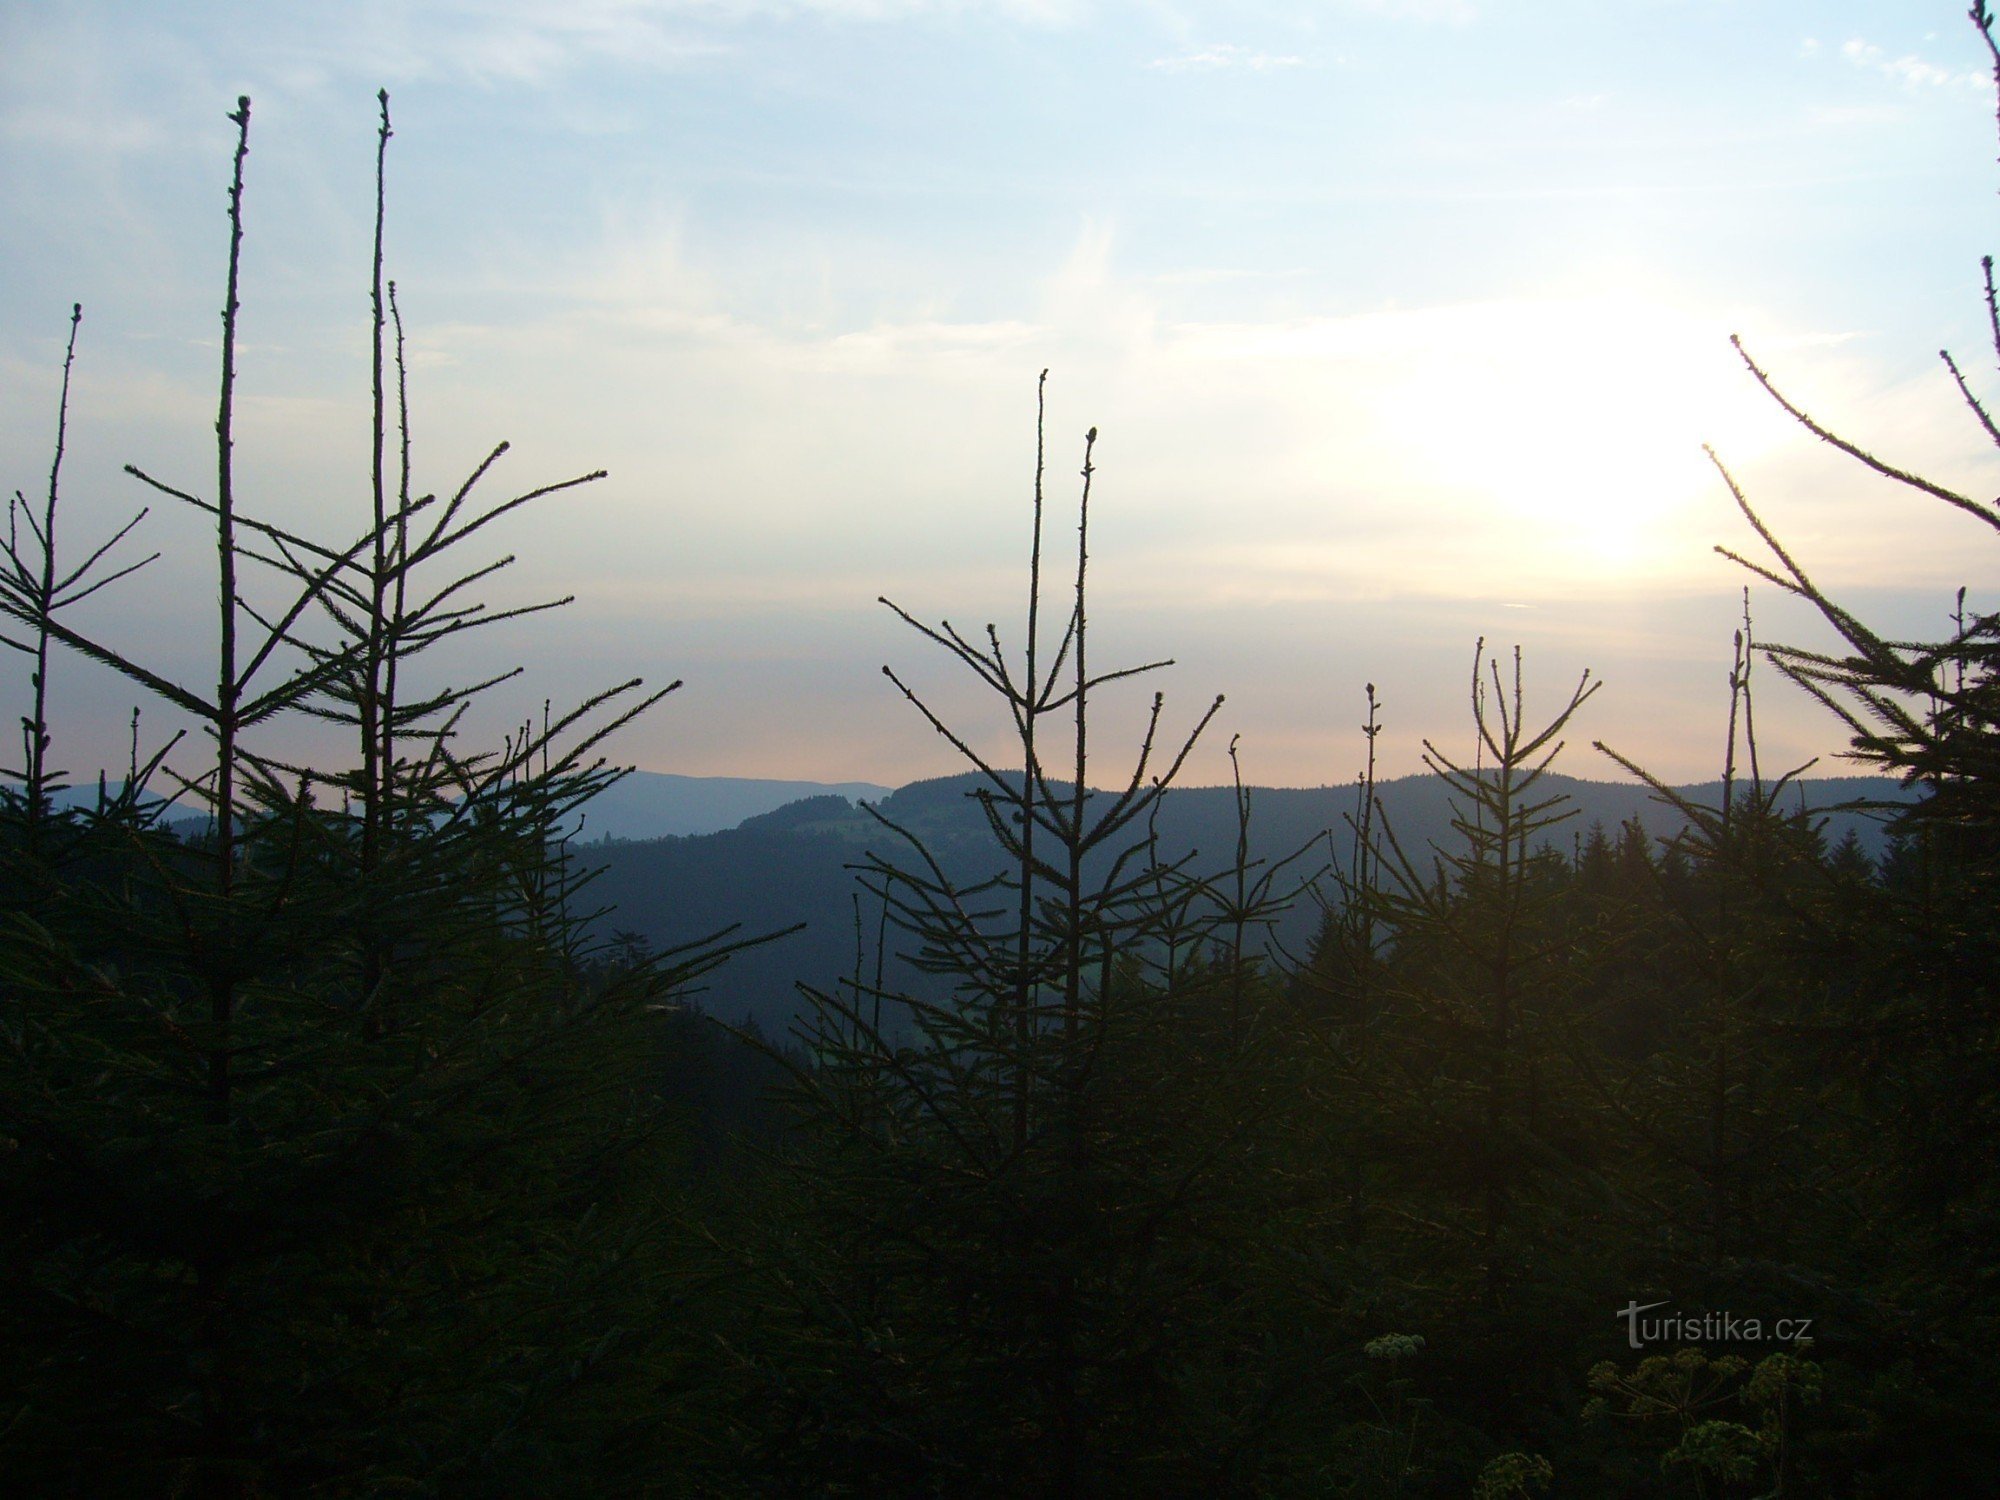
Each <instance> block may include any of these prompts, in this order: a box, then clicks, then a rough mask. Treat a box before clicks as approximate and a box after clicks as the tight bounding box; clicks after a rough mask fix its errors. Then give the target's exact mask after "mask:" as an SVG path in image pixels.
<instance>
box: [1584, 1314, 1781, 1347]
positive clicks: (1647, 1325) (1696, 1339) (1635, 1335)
mask: <svg viewBox="0 0 2000 1500" xmlns="http://www.w3.org/2000/svg"><path fill="white" fill-rule="evenodd" d="M1666 1305H1667V1304H1666V1303H1665V1302H1643V1303H1642V1302H1628V1303H1627V1304H1626V1305H1625V1306H1624V1307H1623V1308H1622V1309H1621V1310H1619V1311H1618V1312H1616V1313H1613V1314H1612V1316H1613V1317H1617V1318H1623V1319H1624V1320H1625V1339H1626V1342H1627V1343H1629V1344H1631V1346H1632V1347H1633V1348H1634V1349H1642V1348H1644V1347H1645V1346H1646V1345H1647V1344H1667V1343H1673V1344H1761V1343H1763V1342H1764V1341H1765V1340H1766V1339H1775V1340H1776V1341H1777V1342H1779V1343H1781V1344H1793V1343H1797V1342H1798V1341H1799V1340H1800V1339H1803V1338H1806V1337H1808V1336H1809V1335H1810V1334H1811V1333H1812V1325H1813V1320H1812V1319H1811V1318H1779V1319H1777V1320H1776V1321H1775V1322H1772V1323H1769V1324H1767V1323H1765V1321H1764V1320H1763V1319H1762V1318H1739V1317H1738V1316H1736V1314H1735V1313H1731V1312H1707V1313H1661V1314H1660V1315H1659V1316H1658V1317H1652V1318H1648V1317H1644V1316H1642V1314H1645V1313H1649V1312H1651V1311H1652V1310H1653V1309H1654V1308H1656V1307H1665V1306H1666ZM1767 1329H1768V1332H1767V1331H1766V1330H1767Z"/></svg>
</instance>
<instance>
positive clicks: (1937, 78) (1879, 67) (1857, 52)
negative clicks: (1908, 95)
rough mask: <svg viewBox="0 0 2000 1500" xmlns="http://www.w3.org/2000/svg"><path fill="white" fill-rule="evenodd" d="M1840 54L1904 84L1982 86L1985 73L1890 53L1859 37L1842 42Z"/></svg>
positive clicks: (1859, 65) (1910, 55) (1986, 77)
mask: <svg viewBox="0 0 2000 1500" xmlns="http://www.w3.org/2000/svg"><path fill="white" fill-rule="evenodd" d="M1840 55H1841V56H1842V57H1844V58H1846V59H1847V60H1848V61H1849V62H1850V63H1852V64H1854V66H1855V67H1857V68H1865V69H1867V70H1869V71H1871V72H1876V73H1880V74H1882V75H1883V76H1884V77H1885V78H1892V79H1894V80H1895V81H1896V82H1898V83H1900V84H1903V85H1904V86H1905V87H1907V88H1930V89H1936V88H1983V87H1985V85H1986V83H1987V82H1988V75H1987V74H1985V73H1981V72H1979V71H1977V70H1976V69H1969V68H1968V69H1963V70H1959V69H1952V68H1946V67H1940V66H1939V65H1938V64H1936V63H1933V62H1927V61H1925V60H1924V59H1923V58H1921V57H1918V56H1917V55H1916V54H1915V53H1914V52H1909V53H1905V54H1903V55H1902V56H1901V57H1891V56H1890V55H1889V54H1888V53H1887V52H1885V51H1884V50H1883V49H1882V48H1880V47H1878V46H1876V45H1875V44H1874V43H1873V42H1868V41H1863V40H1862V39H1861V38H1859V37H1854V38H1851V39H1850V40H1848V41H1846V42H1843V43H1842V44H1841V48H1840Z"/></svg>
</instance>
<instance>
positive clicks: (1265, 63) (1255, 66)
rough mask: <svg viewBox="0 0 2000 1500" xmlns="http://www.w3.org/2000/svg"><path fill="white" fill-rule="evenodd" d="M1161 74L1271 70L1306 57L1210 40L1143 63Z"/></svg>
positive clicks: (1300, 62) (1294, 65)
mask: <svg viewBox="0 0 2000 1500" xmlns="http://www.w3.org/2000/svg"><path fill="white" fill-rule="evenodd" d="M1146 66H1147V67H1149V68H1155V69H1157V70H1159V71H1160V72H1162V73H1219V72H1223V71H1225V70H1229V71H1235V70H1241V71H1244V72H1249V73H1270V72H1275V71H1278V70H1279V69H1283V68H1298V67H1303V66H1305V59H1304V58H1302V57H1295V56H1292V55H1290V54H1280V53H1274V52H1260V51H1258V50H1257V49H1255V48H1254V47H1241V46H1238V45H1236V44H1235V43H1233V42H1212V43H1210V44H1209V45H1208V46H1206V47H1186V48H1183V49H1182V50H1181V51H1179V52H1177V53H1175V54H1174V55H1172V56H1171V57H1156V58H1154V59H1153V60H1152V61H1151V62H1149V63H1147V64H1146Z"/></svg>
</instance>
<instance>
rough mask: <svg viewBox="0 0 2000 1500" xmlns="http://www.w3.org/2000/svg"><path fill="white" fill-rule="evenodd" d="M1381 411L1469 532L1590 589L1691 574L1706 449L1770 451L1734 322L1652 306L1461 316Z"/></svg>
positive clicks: (1487, 308) (1381, 400) (1465, 311)
mask: <svg viewBox="0 0 2000 1500" xmlns="http://www.w3.org/2000/svg"><path fill="white" fill-rule="evenodd" d="M1426 332H1427V333H1428V334H1429V335H1430V337H1427V338H1425V339H1424V340H1423V341H1422V342H1421V343H1420V344H1419V345H1418V347H1416V348H1414V349H1412V350H1410V351H1408V352H1409V356H1410V357H1409V362H1408V363H1407V364H1406V366H1405V371H1404V373H1405V377H1406V378H1405V379H1403V380H1399V381H1396V382H1392V383H1391V384H1389V385H1388V386H1386V387H1385V388H1384V389H1382V390H1381V392H1380V393H1379V394H1378V396H1377V397H1376V402H1375V404H1376V413H1377V416H1378V418H1379V420H1380V421H1381V422H1382V423H1383V425H1384V427H1385V428H1386V429H1387V432H1386V434H1385V436H1390V437H1391V440H1392V441H1396V442H1399V443H1400V444H1401V445H1402V446H1403V447H1404V449H1405V450H1406V452H1407V454H1408V456H1409V459H1410V461H1411V463H1412V465H1413V467H1414V468H1415V469H1416V470H1417V471H1418V472H1419V473H1421V475H1422V477H1423V478H1424V480H1425V481H1426V482H1428V483H1430V484H1433V485H1436V486H1437V487H1439V488H1440V489H1443V490H1446V491H1449V492H1456V493H1458V494H1461V495H1462V496H1463V497H1464V505H1465V508H1466V509H1465V513H1464V515H1463V516H1462V518H1461V519H1462V522H1463V524H1466V525H1468V526H1470V527H1472V528H1473V529H1474V530H1475V531H1476V533H1477V534H1478V535H1479V536H1480V538H1481V539H1482V541H1483V542H1486V543H1488V544H1490V545H1492V546H1495V547H1497V548H1498V549H1499V550H1498V551H1497V552H1495V553H1494V554H1492V555H1493V559H1494V561H1496V562H1513V561H1521V562H1529V561H1531V560H1532V563H1533V565H1534V570H1535V571H1537V572H1540V571H1548V570H1553V571H1557V572H1565V573H1572V574H1575V573H1582V574H1585V575H1587V576H1591V577H1601V576H1604V575H1607V574H1612V575H1619V576H1638V575H1647V576H1650V575H1656V574H1658V573H1661V572H1668V571H1675V570H1677V568H1678V567H1679V566H1681V565H1682V564H1683V563H1684V562H1685V561H1686V559H1685V557H1684V556H1683V552H1684V549H1683V548H1681V546H1680V545H1679V539H1680V536H1681V533H1682V532H1683V531H1685V530H1686V529H1687V524H1688V523H1690V522H1694V523H1695V524H1702V523H1701V522H1700V521H1698V520H1697V518H1696V517H1695V516H1693V515H1691V514H1690V512H1691V511H1695V510H1698V511H1699V512H1700V513H1701V514H1703V515H1706V514H1709V513H1712V510H1713V505H1712V502H1713V500H1714V491H1715V475H1714V471H1713V469H1712V468H1711V467H1710V465H1709V463H1708V460H1707V458H1706V457H1705V456H1704V454H1703V453H1702V444H1703V443H1704V442H1710V443H1715V444H1718V445H1721V446H1723V447H1725V448H1727V449H1728V450H1729V451H1731V452H1734V453H1736V454H1738V455H1739V456H1742V455H1747V454H1750V453H1752V452H1754V451H1758V450H1760V449H1761V448H1762V447H1764V446H1765V445H1767V443H1768V441H1769V438H1770V433H1771V427H1770V423H1769V420H1768V415H1769V414H1768V411H1767V410H1766V409H1765V408H1764V406H1763V405H1762V404H1761V403H1760V398H1759V397H1758V396H1757V393H1756V392H1755V391H1754V390H1752V389H1751V388H1750V386H1749V382H1748V381H1746V380H1744V379H1742V378H1741V374H1740V371H1739V370H1738V369H1737V367H1736V365H1735V359H1734V355H1733V354H1732V352H1731V350H1730V348H1729V344H1728V337H1727V328H1726V325H1725V323H1724V322H1723V320H1722V319H1720V318H1713V317H1701V316H1697V315H1691V314H1689V313H1686V312H1684V311H1682V310H1680V309H1676V308H1672V307H1669V306H1666V305H1664V304H1660V303H1652V302H1646V301H1642V300H1638V299H1612V298H1591V299H1577V300H1563V301H1535V302H1527V301H1523V302H1506V303H1494V304H1488V305H1483V306H1477V307H1471V308H1465V307H1459V308H1452V309H1450V310H1448V313H1447V314H1446V315H1445V316H1443V317H1440V318H1439V319H1436V320H1431V321H1428V323H1427V328H1426Z"/></svg>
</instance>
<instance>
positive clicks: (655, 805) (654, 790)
mask: <svg viewBox="0 0 2000 1500" xmlns="http://www.w3.org/2000/svg"><path fill="white" fill-rule="evenodd" d="M891 790H892V788H889V787H886V786H877V785H876V784H875V783H873V782H869V781H766V780H762V779H760V778H757V777H751V776H676V775H670V774H668V773H666V772H662V771H632V772H629V773H628V774H626V775H625V776H624V777H622V778H621V779H620V780H619V781H617V782H616V783H615V784H613V785H612V786H610V787H608V788H606V789H605V790H604V791H602V792H600V793H598V794H597V795H596V796H595V797H593V798H591V799H590V801H589V802H588V803H586V804H585V805H584V809H583V813H584V819H585V821H584V825H583V837H584V839H585V841H586V842H587V841H589V840H592V839H595V838H598V837H599V836H601V835H605V834H608V835H609V836H610V837H612V838H614V839H659V838H686V837H690V836H693V835H698V834H704V833H721V832H723V831H724V830H725V829H730V828H734V827H736V826H737V825H738V824H739V823H741V822H743V820H744V819H746V818H755V817H759V816H761V815H763V814H765V813H771V812H776V811H777V810H778V809H779V808H781V807H785V806H788V805H790V804H791V803H794V802H800V801H804V800H806V799H808V798H816V797H828V796H831V797H840V798H844V799H845V800H847V801H848V802H850V803H851V802H854V801H857V800H862V799H866V800H869V801H874V800H876V799H879V798H883V797H887V796H888V795H889V793H890V791H891Z"/></svg>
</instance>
